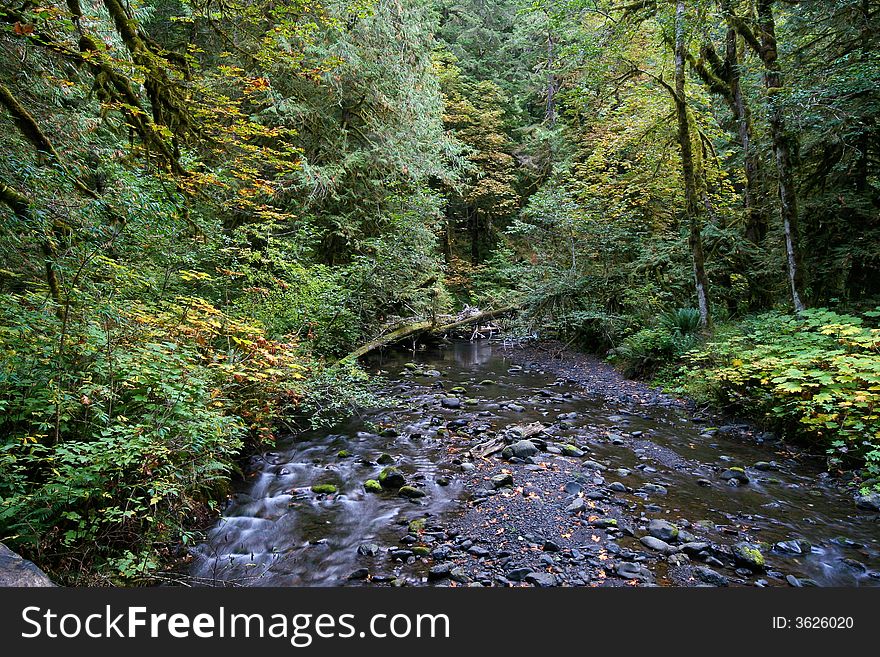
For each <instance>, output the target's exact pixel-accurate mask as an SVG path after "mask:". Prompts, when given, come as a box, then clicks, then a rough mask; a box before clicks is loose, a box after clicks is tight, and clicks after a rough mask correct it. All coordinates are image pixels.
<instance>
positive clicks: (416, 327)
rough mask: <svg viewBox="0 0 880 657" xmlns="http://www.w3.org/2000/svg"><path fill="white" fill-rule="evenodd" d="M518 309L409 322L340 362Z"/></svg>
mask: <svg viewBox="0 0 880 657" xmlns="http://www.w3.org/2000/svg"><path fill="white" fill-rule="evenodd" d="M516 310H519V306H505V307H503V308H499V309H498V310H487V311H485V312H481V313H477V314H476V315H469V316H467V317H465V318H464V319H451V318H450V319H451V321H447V322H446V323H445V324H442V325H440V326H438V325H437V317H436V315H435V316H433V317H432V318H431V319H426V320H422V321H419V322H414V323H412V324H407V325H405V326H401V327H399V328H396V329H394V330H393V331H391V332H389V333H386V334H385V335H382V336H379V337H378V338H376V339H375V340H371V341H370V342H368V343H367V344H365V345H363V346H362V347H359V348H357V349H355V350H354V351H352V352H351V353H350V354H348V355H347V356H345V357H343V358H340V359H339V363H346V362H353V361H356V360H357V359H358V358H360V357H361V356H366V355H367V354H368V353H370V352H371V351H375V350H376V349H381V348H382V347H387V346H388V345H391V344H394V343H396V342H400V341H401V340H403V339H404V338H408V337H410V336H411V335H418V334H420V333H434V334H440V333H445V332H446V331H451V330H452V329H454V328H458V327H460V326H466V325H467V324H478V323H479V322H482V321H484V320H487V319H494V318H496V317H500V316H501V315H507V314H510V313H512V312H514V311H516Z"/></svg>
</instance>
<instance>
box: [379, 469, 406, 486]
mask: <svg viewBox="0 0 880 657" xmlns="http://www.w3.org/2000/svg"><path fill="white" fill-rule="evenodd" d="M379 484H380V485H381V486H382V488H387V489H395V490H399V489H400V487H401V486H405V485H406V477H404V476H403V473H402V472H401V471H400V470H399V469H398V468H396V467H394V466H393V465H389V466H388V467H387V468H384V469H383V470H382V472H380V473H379Z"/></svg>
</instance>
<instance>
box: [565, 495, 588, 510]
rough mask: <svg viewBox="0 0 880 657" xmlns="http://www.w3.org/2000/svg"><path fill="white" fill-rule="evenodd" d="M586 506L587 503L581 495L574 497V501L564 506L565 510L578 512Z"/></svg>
mask: <svg viewBox="0 0 880 657" xmlns="http://www.w3.org/2000/svg"><path fill="white" fill-rule="evenodd" d="M586 508H587V503H586V502H585V501H584V498H583V497H576V498H575V499H574V501H573V502H572V503H571V504H569V505H568V506H567V507H565V510H566V511H568V512H569V513H580V512H581V511H583V510H584V509H586Z"/></svg>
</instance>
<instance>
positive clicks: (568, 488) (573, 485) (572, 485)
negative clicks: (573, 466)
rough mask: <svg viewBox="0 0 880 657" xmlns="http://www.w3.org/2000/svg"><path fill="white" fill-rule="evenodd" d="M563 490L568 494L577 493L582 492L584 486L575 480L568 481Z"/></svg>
mask: <svg viewBox="0 0 880 657" xmlns="http://www.w3.org/2000/svg"><path fill="white" fill-rule="evenodd" d="M563 490H564V491H565V492H566V493H568V494H569V495H577V494H578V493H582V492H583V490H584V487H583V486H582V485H581V484H579V483H578V482H576V481H568V482H566V484H565V486H564V487H563Z"/></svg>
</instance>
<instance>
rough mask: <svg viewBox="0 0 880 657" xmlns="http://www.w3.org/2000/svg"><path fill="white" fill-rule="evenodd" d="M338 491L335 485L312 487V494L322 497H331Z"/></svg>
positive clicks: (316, 485)
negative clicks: (323, 495) (324, 495)
mask: <svg viewBox="0 0 880 657" xmlns="http://www.w3.org/2000/svg"><path fill="white" fill-rule="evenodd" d="M336 490H337V488H336V486H334V485H333V484H315V485H314V486H312V492H313V493H318V494H319V495H321V494H327V495H330V494H333V493H335V492H336Z"/></svg>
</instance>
